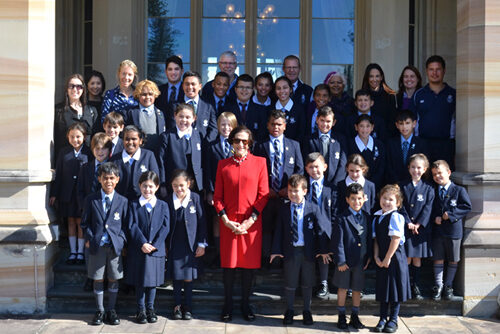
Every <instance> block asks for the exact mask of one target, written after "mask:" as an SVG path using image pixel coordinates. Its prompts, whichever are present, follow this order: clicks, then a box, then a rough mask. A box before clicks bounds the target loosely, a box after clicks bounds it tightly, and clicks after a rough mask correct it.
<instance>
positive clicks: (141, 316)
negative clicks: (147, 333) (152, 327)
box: [135, 310, 148, 325]
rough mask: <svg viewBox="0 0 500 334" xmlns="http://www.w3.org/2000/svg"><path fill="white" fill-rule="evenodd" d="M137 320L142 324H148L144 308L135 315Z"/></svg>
mask: <svg viewBox="0 0 500 334" xmlns="http://www.w3.org/2000/svg"><path fill="white" fill-rule="evenodd" d="M135 322H137V323H138V324H141V325H143V324H146V323H147V322H148V320H147V317H146V312H144V310H141V311H139V312H137V314H136V315H135Z"/></svg>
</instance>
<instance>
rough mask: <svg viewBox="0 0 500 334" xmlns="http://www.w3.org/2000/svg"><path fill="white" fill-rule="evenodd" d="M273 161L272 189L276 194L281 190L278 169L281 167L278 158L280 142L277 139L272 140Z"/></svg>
mask: <svg viewBox="0 0 500 334" xmlns="http://www.w3.org/2000/svg"><path fill="white" fill-rule="evenodd" d="M273 145H274V161H273V173H272V174H273V181H272V187H273V189H274V190H275V191H276V192H278V191H279V190H280V189H281V180H280V167H281V156H280V141H279V139H275V140H274V143H273Z"/></svg>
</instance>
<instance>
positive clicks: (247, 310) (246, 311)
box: [241, 305, 255, 321]
mask: <svg viewBox="0 0 500 334" xmlns="http://www.w3.org/2000/svg"><path fill="white" fill-rule="evenodd" d="M241 314H243V319H245V320H246V321H255V314H254V313H253V312H252V308H251V307H250V305H246V306H243V307H242V308H241Z"/></svg>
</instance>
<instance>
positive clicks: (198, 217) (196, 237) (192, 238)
mask: <svg viewBox="0 0 500 334" xmlns="http://www.w3.org/2000/svg"><path fill="white" fill-rule="evenodd" d="M167 202H168V207H169V208H170V217H171V222H170V227H171V228H170V234H169V236H168V239H167V248H168V249H169V250H170V249H172V247H175V244H174V243H175V240H173V239H172V236H173V235H174V233H175V228H176V226H177V224H186V232H187V238H188V242H189V248H190V249H191V251H192V252H193V253H194V252H196V248H198V244H204V245H206V244H207V223H206V220H205V213H204V211H203V206H202V203H201V199H200V195H198V194H197V193H195V192H193V191H191V197H190V198H189V202H188V205H187V207H186V208H185V209H184V219H185V220H184V221H177V219H176V214H175V209H174V200H173V195H170V194H169V195H168V199H167Z"/></svg>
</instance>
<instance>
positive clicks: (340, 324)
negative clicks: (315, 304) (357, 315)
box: [337, 313, 347, 329]
mask: <svg viewBox="0 0 500 334" xmlns="http://www.w3.org/2000/svg"><path fill="white" fill-rule="evenodd" d="M337 328H338V329H347V319H346V317H345V313H339V318H338V320H337Z"/></svg>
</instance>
